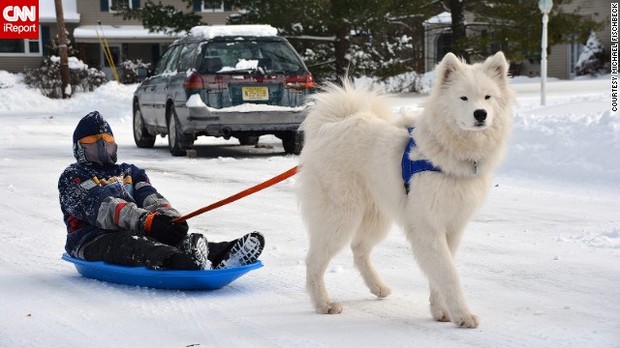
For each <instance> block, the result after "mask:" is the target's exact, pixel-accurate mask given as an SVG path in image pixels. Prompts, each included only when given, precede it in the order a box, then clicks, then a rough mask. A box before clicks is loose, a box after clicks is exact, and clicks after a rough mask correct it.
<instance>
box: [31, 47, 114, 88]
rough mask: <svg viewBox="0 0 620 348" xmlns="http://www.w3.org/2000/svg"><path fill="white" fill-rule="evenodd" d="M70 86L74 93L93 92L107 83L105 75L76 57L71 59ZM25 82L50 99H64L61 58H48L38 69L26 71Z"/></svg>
mask: <svg viewBox="0 0 620 348" xmlns="http://www.w3.org/2000/svg"><path fill="white" fill-rule="evenodd" d="M69 71H70V84H71V90H72V91H73V92H87V91H88V92H91V91H93V90H95V88H97V87H99V86H101V85H102V84H104V83H105V82H106V81H107V78H106V76H105V73H104V72H103V71H100V70H97V69H95V68H89V67H88V65H86V64H84V62H82V61H81V60H79V59H77V58H76V57H69ZM24 82H25V83H26V84H27V85H28V86H29V87H32V88H37V89H39V90H40V91H41V93H42V94H43V95H45V96H47V97H49V98H62V95H63V93H62V81H61V79H60V58H59V57H57V56H51V57H47V58H45V59H44V60H43V63H42V64H41V66H40V67H38V68H26V69H25V70H24Z"/></svg>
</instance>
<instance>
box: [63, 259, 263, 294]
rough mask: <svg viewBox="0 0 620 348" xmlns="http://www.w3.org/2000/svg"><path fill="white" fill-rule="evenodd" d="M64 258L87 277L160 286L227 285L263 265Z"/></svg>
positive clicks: (205, 287)
mask: <svg viewBox="0 0 620 348" xmlns="http://www.w3.org/2000/svg"><path fill="white" fill-rule="evenodd" d="M62 259H63V260H65V261H69V262H71V263H73V264H74V265H75V268H76V269H77V271H78V273H80V274H81V275H83V276H84V277H87V278H93V279H99V280H104V281H107V282H112V283H118V284H126V285H136V286H144V287H149V288H156V289H177V290H215V289H219V288H221V287H224V286H226V285H228V284H230V283H231V282H233V281H234V280H235V279H237V278H239V277H241V276H242V275H244V274H246V273H247V272H249V271H252V270H255V269H258V268H261V267H263V263H262V262H261V261H260V260H257V261H256V262H254V263H253V264H250V265H245V266H239V267H234V268H227V269H218V270H204V271H177V270H159V271H156V270H152V269H148V268H146V267H127V266H119V265H111V264H109V263H105V262H103V261H96V262H93V261H85V260H81V259H76V258H74V257H71V256H69V255H68V254H66V253H65V254H63V255H62Z"/></svg>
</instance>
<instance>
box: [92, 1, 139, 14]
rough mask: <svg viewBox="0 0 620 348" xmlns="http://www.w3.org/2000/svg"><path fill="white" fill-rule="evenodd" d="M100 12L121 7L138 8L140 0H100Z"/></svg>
mask: <svg viewBox="0 0 620 348" xmlns="http://www.w3.org/2000/svg"><path fill="white" fill-rule="evenodd" d="M100 1H101V12H116V11H119V10H120V9H122V8H130V9H134V10H135V9H138V8H140V0H100Z"/></svg>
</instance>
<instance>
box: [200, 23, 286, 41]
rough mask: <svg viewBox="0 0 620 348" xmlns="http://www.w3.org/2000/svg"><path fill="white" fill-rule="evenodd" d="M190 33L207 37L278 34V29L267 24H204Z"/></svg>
mask: <svg viewBox="0 0 620 348" xmlns="http://www.w3.org/2000/svg"><path fill="white" fill-rule="evenodd" d="M189 35H192V36H203V37H204V38H206V39H212V38H214V37H218V36H277V35H278V29H276V28H274V27H272V26H271V25H265V24H243V25H203V26H197V27H193V28H192V29H191V30H190V32H189Z"/></svg>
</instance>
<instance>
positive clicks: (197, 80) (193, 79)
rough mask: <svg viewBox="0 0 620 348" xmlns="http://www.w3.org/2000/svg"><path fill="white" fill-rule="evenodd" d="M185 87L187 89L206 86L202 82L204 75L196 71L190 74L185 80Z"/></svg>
mask: <svg viewBox="0 0 620 348" xmlns="http://www.w3.org/2000/svg"><path fill="white" fill-rule="evenodd" d="M183 88H184V89H185V90H192V89H202V88H204V84H203V82H202V77H200V74H198V73H196V72H194V73H192V74H191V75H189V77H188V78H187V79H185V81H184V82H183Z"/></svg>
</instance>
